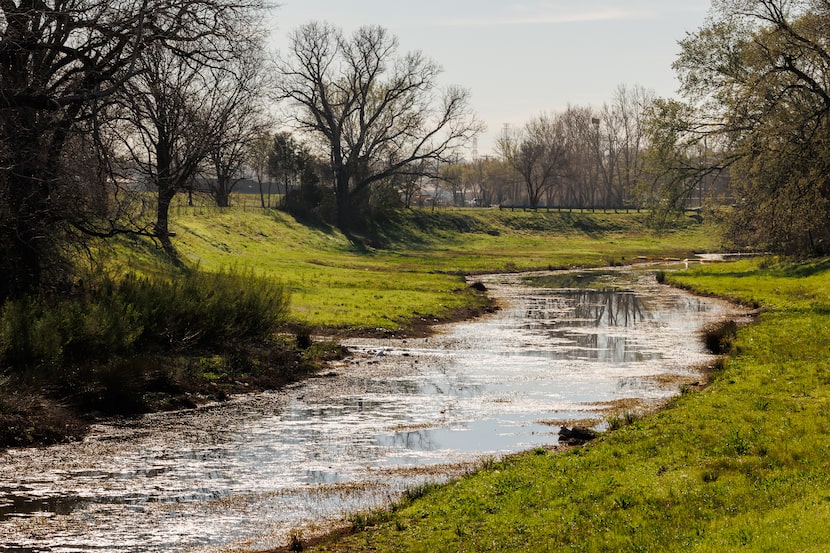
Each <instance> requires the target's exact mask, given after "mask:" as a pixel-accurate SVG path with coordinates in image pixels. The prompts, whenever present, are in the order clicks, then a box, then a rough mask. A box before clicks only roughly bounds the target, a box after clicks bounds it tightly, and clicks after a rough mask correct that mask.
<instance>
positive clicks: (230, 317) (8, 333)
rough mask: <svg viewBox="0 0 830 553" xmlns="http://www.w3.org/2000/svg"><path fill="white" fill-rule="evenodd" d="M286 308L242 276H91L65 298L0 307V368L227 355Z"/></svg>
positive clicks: (271, 288)
mask: <svg viewBox="0 0 830 553" xmlns="http://www.w3.org/2000/svg"><path fill="white" fill-rule="evenodd" d="M287 310H288V294H287V292H286V291H285V290H284V289H283V288H282V286H280V285H279V284H276V283H275V282H274V281H273V280H268V279H264V278H255V277H254V276H253V275H250V274H244V273H238V272H224V273H215V274H209V273H203V272H196V271H194V272H188V273H185V274H183V275H181V276H178V277H176V278H173V279H166V278H157V277H143V276H137V275H134V274H129V275H127V276H125V277H123V278H121V279H118V280H113V279H110V278H96V279H95V280H94V281H92V282H88V283H87V284H85V285H83V288H82V289H81V290H78V291H76V293H74V294H72V295H69V296H66V297H60V298H55V297H51V296H48V295H46V294H37V295H32V296H26V297H23V298H19V299H16V300H9V301H7V302H6V303H5V304H4V305H3V307H2V309H1V310H0V363H2V366H4V367H5V368H11V369H12V370H13V371H21V370H26V369H35V370H38V369H49V368H54V367H60V366H64V367H66V366H70V367H71V366H77V365H85V364H88V363H91V362H100V361H107V360H110V359H113V358H117V357H122V356H128V355H130V354H134V353H136V352H137V351H142V352H147V351H156V352H166V353H169V352H180V353H181V352H184V351H193V350H196V351H208V352H222V351H229V350H232V349H234V348H236V347H238V346H239V345H240V344H241V343H244V342H245V341H249V340H264V339H266V338H267V337H268V336H269V335H270V334H271V333H272V332H274V331H275V330H276V328H277V327H278V326H279V325H280V324H281V323H283V322H284V321H285V318H286V316H287Z"/></svg>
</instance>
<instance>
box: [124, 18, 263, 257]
mask: <svg viewBox="0 0 830 553" xmlns="http://www.w3.org/2000/svg"><path fill="white" fill-rule="evenodd" d="M257 17H258V14H257V13H249V14H247V17H244V18H240V19H238V20H237V19H235V20H232V21H228V22H226V23H225V25H224V26H223V27H222V28H221V34H213V35H210V36H209V37H200V39H198V40H193V41H190V42H188V43H185V44H181V45H179V46H178V47H177V48H176V49H173V50H170V49H164V48H154V49H147V50H145V51H144V52H143V53H142V56H141V58H140V59H139V60H138V64H139V65H140V66H141V68H142V70H141V72H140V73H139V74H138V75H136V76H135V77H134V78H132V79H130V81H129V82H128V83H127V84H126V86H125V91H124V92H125V93H124V94H123V95H121V96H120V98H121V99H122V106H123V108H124V112H125V117H124V122H126V125H123V124H122V125H121V127H120V128H121V130H122V133H123V134H122V136H123V142H124V145H125V147H126V148H127V149H128V150H129V151H130V153H131V155H132V158H133V160H134V162H135V165H136V167H137V168H138V170H139V172H140V173H141V174H142V175H144V176H145V178H147V179H149V180H150V181H151V182H152V184H153V185H155V187H156V189H157V191H158V200H157V208H156V222H155V227H154V232H155V235H156V237H157V238H158V239H159V240H160V241H161V243H162V244H163V245H164V246H165V247H166V248H168V249H169V250H170V251H171V252H172V249H171V243H170V239H169V208H170V204H171V202H172V200H173V198H174V197H175V195H176V194H177V193H178V192H181V191H183V190H191V191H192V190H193V189H194V187H195V183H196V178H197V175H199V174H205V173H206V172H208V171H206V170H205V167H204V166H205V164H206V163H207V162H210V163H211V164H212V169H213V171H214V176H215V177H216V181H217V183H216V184H215V185H214V186H213V192H214V195H215V197H216V199H217V201H218V203H219V204H220V205H227V201H228V195H229V193H230V189H231V188H232V184H230V182H229V181H230V180H231V179H232V178H234V175H235V174H236V173H237V172H238V170H239V169H240V167H241V165H242V163H243V162H244V153H245V147H246V144H245V143H244V142H245V140H247V139H249V138H252V137H253V136H254V135H255V134H256V132H257V131H258V130H259V129H258V128H257V125H258V124H259V121H258V114H259V109H258V106H257V105H256V103H255V98H256V94H257V93H258V88H257V84H258V81H257V80H256V76H257V74H256V71H257V69H256V67H257V62H258V58H257V51H258V50H257V48H258V38H259V31H258V26H257V24H256V23H257ZM218 32H219V31H217V33H218ZM249 129H250V132H249ZM239 142H242V143H241V144H240V143H239Z"/></svg>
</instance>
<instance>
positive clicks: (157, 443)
mask: <svg viewBox="0 0 830 553" xmlns="http://www.w3.org/2000/svg"><path fill="white" fill-rule="evenodd" d="M526 277H527V275H493V276H488V277H486V278H484V279H483V281H484V284H485V285H486V286H487V288H488V290H489V293H490V294H491V295H492V296H494V297H496V298H498V301H499V303H500V304H501V305H502V309H501V310H499V311H498V312H497V313H495V314H492V315H489V316H487V317H484V318H482V319H479V320H476V321H471V322H464V323H458V324H453V325H447V326H445V327H442V328H441V329H440V332H439V333H438V334H437V335H435V336H433V337H430V338H428V339H409V340H398V339H388V340H369V339H356V340H349V341H348V342H347V343H346V345H347V346H348V347H349V349H350V351H351V352H352V355H351V356H350V357H349V358H348V359H346V360H344V361H342V362H339V363H336V364H334V365H333V366H332V367H331V370H330V371H328V372H326V373H325V374H324V375H321V376H319V377H317V378H312V379H309V380H307V381H305V382H303V383H300V384H297V385H294V386H291V387H289V388H287V389H285V390H283V391H281V392H279V393H267V394H256V395H249V396H241V397H236V398H234V399H233V400H231V401H228V402H225V403H221V404H215V405H209V406H205V407H202V408H199V409H196V410H191V411H182V412H176V413H160V414H153V415H148V416H145V417H142V418H139V419H130V420H120V421H112V422H108V423H106V424H100V425H97V426H95V427H94V428H93V430H92V432H91V433H90V435H89V436H88V437H87V438H86V439H85V440H84V441H83V442H81V443H76V444H67V445H60V446H54V447H48V448H39V449H19V450H11V451H7V452H4V453H0V551H54V552H58V551H61V552H65V551H131V552H149V551H213V550H228V549H238V548H243V549H244V548H251V549H261V548H266V547H269V546H277V545H282V544H284V543H285V541H286V536H287V535H288V533H289V532H291V531H292V530H293V529H297V528H303V529H304V531H305V532H306V533H309V532H314V531H315V528H320V527H324V526H326V525H327V524H331V523H334V522H336V521H338V520H342V518H343V516H344V514H345V513H347V512H350V511H355V510H359V509H366V508H373V507H377V506H381V505H384V504H387V503H388V502H389V501H391V500H394V498H396V497H398V496H399V495H400V493H401V492H402V491H403V490H404V489H405V488H407V487H412V486H414V485H417V484H419V483H422V482H424V481H436V480H444V479H446V478H449V477H452V476H455V475H458V474H461V473H463V472H464V471H465V470H469V469H470V468H471V467H472V466H473V465H474V464H475V463H476V462H477V461H480V460H481V459H482V458H485V457H493V456H499V455H504V454H507V453H510V452H515V451H520V450H524V449H528V448H533V447H537V446H548V445H555V444H556V443H557V439H558V431H559V428H560V426H561V425H568V426H572V425H574V424H582V425H587V426H596V427H597V428H600V429H601V428H602V427H603V424H604V423H603V421H604V420H605V418H606V417H607V416H608V415H609V413H613V412H615V411H619V412H622V411H634V410H640V409H647V408H649V407H650V406H655V405H658V404H659V403H660V402H662V401H665V400H666V399H667V398H668V397H670V396H672V395H674V394H676V393H677V392H678V389H679V386H680V385H681V384H682V383H683V382H693V381H696V380H698V379H699V378H701V377H700V375H699V374H697V372H696V369H695V366H699V365H701V364H703V363H706V362H707V361H710V360H711V356H710V355H708V354H706V353H705V352H704V351H703V350H702V347H701V346H700V341H699V338H698V330H699V329H701V328H702V327H703V326H704V325H705V324H707V323H708V322H711V321H714V320H718V319H722V318H725V317H732V318H734V317H739V316H741V313H740V312H739V311H737V309H736V308H735V307H733V306H730V305H728V304H726V303H723V302H719V301H716V300H711V299H702V298H697V297H694V296H691V295H688V294H686V293H684V292H681V291H678V290H674V289H671V288H667V287H663V286H659V285H657V284H656V282H655V280H654V277H653V275H649V274H647V273H639V272H637V273H631V272H620V273H619V274H618V275H616V276H611V277H602V278H604V279H606V280H607V281H608V282H607V283H606V284H607V285H608V287H609V288H614V291H602V292H597V291H590V290H584V289H559V290H557V289H549V288H538V287H529V286H527V285H525V278H526ZM600 280H602V279H600Z"/></svg>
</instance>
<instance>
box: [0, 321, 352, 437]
mask: <svg viewBox="0 0 830 553" xmlns="http://www.w3.org/2000/svg"><path fill="white" fill-rule="evenodd" d="M297 342H298V341H297V340H296V339H295V338H294V337H293V336H292V337H287V338H286V339H284V340H281V341H280V342H279V343H278V344H270V345H268V344H265V345H256V346H253V345H248V346H243V347H240V348H239V350H238V351H237V352H235V353H234V354H230V355H208V354H205V355H202V356H200V355H187V356H185V355H178V356H170V355H136V356H134V357H132V358H130V359H125V360H118V361H113V362H112V363H111V366H107V367H79V368H76V369H67V370H64V371H63V372H64V373H65V374H67V375H69V376H68V377H65V378H61V379H60V381H59V382H55V380H56V379H55V378H54V377H42V376H38V375H37V374H24V375H17V374H12V375H10V376H6V377H2V378H0V390H2V397H0V450H2V449H3V448H7V447H27V446H45V445H52V444H58V443H63V442H72V441H77V440H80V439H83V437H84V436H85V435H86V434H87V432H88V431H89V428H90V425H92V424H95V423H97V422H100V421H102V420H106V419H108V418H111V417H122V416H139V415H143V414H146V413H156V412H163V411H175V410H180V409H192V408H195V407H197V406H200V405H205V404H208V403H211V402H216V401H226V400H227V399H228V398H229V397H231V396H233V395H235V394H240V393H252V392H258V391H267V390H276V389H280V388H282V387H283V386H286V385H288V384H290V383H293V382H297V381H298V380H301V379H303V378H307V377H309V376H312V375H314V374H316V373H318V372H319V371H321V370H322V369H324V368H325V363H326V362H327V361H330V360H333V359H337V358H340V357H342V356H343V355H345V353H346V352H345V350H344V349H343V348H342V347H340V346H339V345H337V344H336V343H334V342H332V341H318V342H311V341H309V342H307V343H302V344H297ZM288 344H291V345H293V347H290V346H288ZM294 344H297V345H294ZM300 345H302V347H300Z"/></svg>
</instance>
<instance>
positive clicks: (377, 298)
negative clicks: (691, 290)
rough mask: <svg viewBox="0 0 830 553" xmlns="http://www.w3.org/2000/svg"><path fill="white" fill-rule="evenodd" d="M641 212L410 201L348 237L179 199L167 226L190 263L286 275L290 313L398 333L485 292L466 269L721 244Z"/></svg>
mask: <svg viewBox="0 0 830 553" xmlns="http://www.w3.org/2000/svg"><path fill="white" fill-rule="evenodd" d="M644 219H645V214H633V213H632V214H615V213H593V214H592V213H584V214H581V213H543V212H539V213H534V212H509V211H498V210H490V209H480V210H471V209H465V210H438V211H435V212H432V211H429V210H409V211H405V212H402V213H400V214H398V215H397V216H395V217H394V219H393V220H390V221H386V222H385V223H384V224H382V225H377V226H376V227H374V228H373V229H371V230H370V232H368V233H367V235H366V236H363V237H361V238H362V241H359V242H357V243H355V242H354V241H350V240H349V239H347V238H346V237H345V236H344V235H343V234H342V233H340V232H338V231H336V230H334V229H332V228H328V227H321V226H316V227H315V226H308V225H304V224H302V223H300V222H298V221H296V220H295V219H294V218H292V217H291V216H290V215H288V214H286V213H283V212H279V211H263V210H261V209H256V208H251V207H247V208H235V209H230V210H218V209H215V208H213V209H211V208H208V207H194V208H188V207H185V206H178V207H177V208H175V209H174V211H173V225H172V229H173V230H174V231H175V232H176V236H175V237H174V238H173V243H174V245H175V247H176V248H177V250H178V251H179V252H180V254H181V256H182V258H183V259H184V260H185V261H186V262H187V263H188V264H192V265H198V266H200V267H201V268H202V269H206V270H211V271H212V270H219V269H221V268H229V267H235V268H253V269H254V271H256V272H257V273H261V274H264V275H267V276H270V277H273V278H276V279H278V280H280V281H281V282H283V283H284V284H285V285H286V286H287V287H288V288H289V289H290V291H291V294H292V296H291V306H292V313H293V317H294V318H295V320H296V322H298V323H301V324H305V325H309V326H311V327H313V328H320V327H325V328H328V329H341V330H351V331H357V332H365V331H367V330H369V331H375V330H377V329H380V330H383V331H389V332H394V331H399V330H401V329H403V328H406V327H409V326H411V325H413V324H416V325H417V324H418V323H423V322H426V323H431V322H434V321H435V320H437V319H444V318H446V317H450V316H452V315H453V314H454V313H456V311H457V310H459V309H462V310H466V309H469V308H473V309H475V308H481V307H483V305H484V303H485V302H486V301H485V298H483V297H481V296H479V295H477V294H475V293H474V292H472V291H470V290H468V289H467V286H466V285H465V282H464V278H463V275H464V274H475V273H486V272H497V271H515V270H521V269H540V268H565V267H572V266H601V265H608V264H617V263H624V262H629V261H632V260H635V259H636V258H638V257H649V258H663V257H680V258H683V257H687V256H689V255H691V254H692V252H705V251H713V250H718V249H719V248H720V241H719V239H718V234H717V232H715V231H714V230H713V229H712V228H711V227H706V226H701V225H697V224H694V223H692V222H691V221H689V222H687V223H686V224H685V225H681V226H680V228H678V229H675V230H671V231H666V232H662V233H655V232H653V231H651V230H649V229H647V228H646V227H645V226H644V223H643V221H644ZM125 246H126V247H123V248H121V249H120V250H119V252H118V263H119V267H122V268H129V267H133V268H136V269H138V270H141V271H147V270H148V267H149V266H150V265H151V263H152V261H153V260H155V259H156V258H157V252H156V251H154V249H153V247H152V246H150V245H148V244H147V243H143V242H133V243H128V244H126V245H125ZM125 260H126V262H125Z"/></svg>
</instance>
